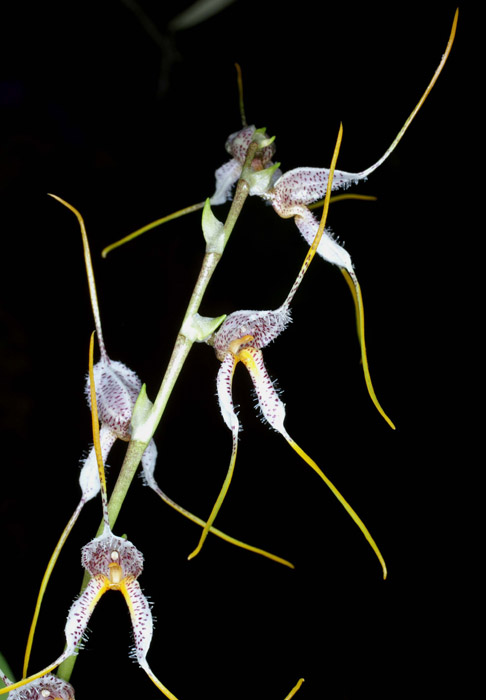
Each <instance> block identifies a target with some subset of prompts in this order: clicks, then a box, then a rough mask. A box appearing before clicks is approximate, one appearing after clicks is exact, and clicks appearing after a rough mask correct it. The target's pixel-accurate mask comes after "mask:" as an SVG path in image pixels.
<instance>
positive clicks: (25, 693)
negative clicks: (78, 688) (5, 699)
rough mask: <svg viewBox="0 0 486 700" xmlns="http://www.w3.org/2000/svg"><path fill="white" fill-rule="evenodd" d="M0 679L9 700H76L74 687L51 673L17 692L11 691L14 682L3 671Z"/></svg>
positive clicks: (0, 672)
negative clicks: (10, 687)
mask: <svg viewBox="0 0 486 700" xmlns="http://www.w3.org/2000/svg"><path fill="white" fill-rule="evenodd" d="M0 678H1V679H2V681H3V682H4V683H5V686H6V688H7V690H6V692H8V693H9V700H74V688H73V686H72V685H71V684H70V683H68V682H67V681H63V680H62V679H61V678H57V677H56V676H53V675H52V674H50V673H48V674H46V675H45V676H42V677H41V678H36V679H35V680H33V681H31V682H30V683H27V685H24V686H22V687H20V688H17V689H16V690H10V689H9V686H11V685H12V681H10V680H9V679H8V678H7V676H6V675H5V674H4V673H3V672H2V671H0Z"/></svg>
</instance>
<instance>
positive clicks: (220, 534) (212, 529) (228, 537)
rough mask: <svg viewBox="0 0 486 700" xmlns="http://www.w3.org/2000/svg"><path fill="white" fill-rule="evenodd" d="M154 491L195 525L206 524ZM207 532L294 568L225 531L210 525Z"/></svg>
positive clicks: (292, 566)
mask: <svg viewBox="0 0 486 700" xmlns="http://www.w3.org/2000/svg"><path fill="white" fill-rule="evenodd" d="M154 490H155V492H156V493H157V494H158V495H159V496H160V498H161V499H162V500H163V501H164V503H167V505H169V506H170V507H171V508H173V509H174V510H176V511H177V512H178V513H180V514H181V515H183V516H184V517H186V518H187V519H188V520H191V522H193V523H196V525H199V527H202V528H204V527H205V526H206V523H205V521H204V520H203V519H202V518H198V516H197V515H194V514H193V513H190V512H189V511H188V510H186V509H185V508H183V507H182V506H180V505H179V504H178V503H176V502H175V501H173V500H172V499H171V498H169V496H167V494H166V493H164V492H163V491H161V490H160V489H159V488H157V489H154ZM209 532H211V534H213V535H216V537H219V538H220V539H222V540H224V541H225V542H229V544H233V545H235V547H240V548H241V549H246V550H248V551H249V552H254V553H255V554H260V555H261V556H262V557H266V558H267V559H271V560H272V561H275V562H277V564H283V565H284V566H287V567H288V568H289V569H295V566H294V565H293V564H292V562H290V561H287V559H283V558H282V557H278V556H277V555H276V554H272V553H271V552H267V551H266V550H265V549H260V547H254V546H253V545H251V544H247V543H246V542H242V541H241V540H237V539H236V538H235V537H231V535H227V534H226V533H225V532H222V530H218V529H217V528H215V527H213V526H211V527H210V528H209Z"/></svg>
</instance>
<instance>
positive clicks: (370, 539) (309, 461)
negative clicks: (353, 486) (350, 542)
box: [284, 435, 387, 579]
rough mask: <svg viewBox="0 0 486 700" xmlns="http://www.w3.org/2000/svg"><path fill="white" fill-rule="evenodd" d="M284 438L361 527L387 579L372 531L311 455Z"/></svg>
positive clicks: (287, 438)
mask: <svg viewBox="0 0 486 700" xmlns="http://www.w3.org/2000/svg"><path fill="white" fill-rule="evenodd" d="M284 437H285V439H286V440H287V442H288V443H289V445H290V447H291V448H292V449H293V450H295V452H297V454H298V455H299V457H301V458H302V459H303V460H304V462H305V463H306V464H308V465H309V467H311V469H313V470H314V471H315V472H316V474H318V475H319V476H320V477H321V479H322V480H323V481H324V483H325V484H326V485H327V486H328V487H329V488H330V489H331V491H332V492H333V494H334V495H335V496H336V498H337V499H338V501H339V503H341V505H342V506H343V507H344V508H345V510H346V511H347V512H348V513H349V515H350V516H351V518H352V519H353V520H354V522H355V523H356V525H357V526H358V527H359V529H360V530H361V532H362V533H363V535H364V536H365V538H366V539H367V541H368V542H369V544H370V545H371V548H372V550H373V551H374V553H375V554H376V556H377V557H378V560H379V562H380V564H381V567H382V569H383V578H384V579H386V577H387V569H386V564H385V560H384V559H383V556H382V554H381V552H380V550H379V549H378V545H377V544H376V542H375V540H374V539H373V537H372V536H371V534H370V531H369V530H368V528H367V527H366V525H365V524H364V522H363V521H362V520H361V518H360V517H359V515H358V514H357V513H356V512H355V511H354V510H353V508H351V506H350V505H349V503H348V502H347V501H346V499H345V498H344V496H342V495H341V493H340V492H339V491H338V490H337V488H336V487H335V486H334V484H333V483H332V481H330V480H329V479H328V478H327V476H326V475H325V474H324V472H323V471H322V470H321V469H320V468H319V467H318V466H317V464H316V463H315V462H314V460H313V459H311V457H309V455H308V454H306V453H305V452H304V450H303V449H302V448H301V447H299V445H298V444H297V443H296V442H295V441H294V440H292V438H291V437H290V435H284Z"/></svg>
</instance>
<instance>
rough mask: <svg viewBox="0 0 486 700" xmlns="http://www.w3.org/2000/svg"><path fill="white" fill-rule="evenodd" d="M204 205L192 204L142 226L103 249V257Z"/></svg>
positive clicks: (201, 203)
mask: <svg viewBox="0 0 486 700" xmlns="http://www.w3.org/2000/svg"><path fill="white" fill-rule="evenodd" d="M204 204H205V202H198V203H197V204H191V205H190V206H189V207H184V209H178V210H177V211H174V212H172V214H168V215H167V216H163V217H162V218H161V219H156V221H152V222H151V223H150V224H147V225H146V226H142V228H138V229H137V230H136V231H133V233H129V234H128V236H124V238H120V240H118V241H115V242H114V243H110V245H107V246H106V248H103V250H102V251H101V257H103V258H106V256H107V255H108V253H111V251H112V250H115V248H120V246H122V245H125V243H129V242H130V241H133V240H134V238H138V237H139V236H141V235H142V234H143V233H146V232H147V231H151V230H152V229H153V228H157V226H162V224H165V223H167V221H172V220H173V219H178V218H179V217H180V216H185V215H186V214H191V213H192V212H193V211H198V210H199V209H202V208H203V207H204Z"/></svg>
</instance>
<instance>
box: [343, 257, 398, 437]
mask: <svg viewBox="0 0 486 700" xmlns="http://www.w3.org/2000/svg"><path fill="white" fill-rule="evenodd" d="M340 270H341V272H342V273H343V276H344V279H345V280H346V282H347V284H348V287H349V288H350V290H351V294H352V295H353V301H354V307H355V310H356V325H357V331H358V340H359V344H360V347H361V362H362V365H363V372H364V377H365V382H366V388H367V389H368V394H369V395H370V398H371V400H372V401H373V403H374V404H375V407H376V409H377V411H378V413H379V414H380V415H381V416H382V417H383V418H384V419H385V420H386V422H387V423H388V425H389V426H390V428H392V429H393V430H396V428H395V424H394V423H393V421H392V420H390V418H389V417H388V416H387V415H386V413H385V411H384V410H383V408H382V407H381V404H380V402H379V401H378V399H377V397H376V394H375V390H374V388H373V383H372V381H371V376H370V369H369V367H368V356H367V354H366V342H365V327H364V307H363V297H362V294H361V288H360V286H359V282H358V280H357V279H356V277H354V279H353V277H351V275H350V274H349V272H348V271H347V270H346V269H345V268H344V267H341V268H340Z"/></svg>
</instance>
